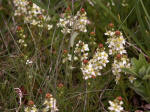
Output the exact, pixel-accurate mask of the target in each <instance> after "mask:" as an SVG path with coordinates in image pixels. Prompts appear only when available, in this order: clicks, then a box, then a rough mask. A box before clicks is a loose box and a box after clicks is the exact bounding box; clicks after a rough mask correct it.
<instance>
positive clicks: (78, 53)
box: [74, 40, 89, 61]
mask: <svg viewBox="0 0 150 112" xmlns="http://www.w3.org/2000/svg"><path fill="white" fill-rule="evenodd" d="M88 51H89V47H88V44H85V43H84V42H82V41H81V40H79V42H78V43H77V44H76V47H75V50H74V54H75V57H74V60H78V58H80V59H81V61H83V60H85V59H88Z"/></svg>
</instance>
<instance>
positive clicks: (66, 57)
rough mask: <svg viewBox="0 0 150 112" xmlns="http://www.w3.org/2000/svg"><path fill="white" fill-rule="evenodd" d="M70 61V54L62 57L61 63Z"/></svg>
mask: <svg viewBox="0 0 150 112" xmlns="http://www.w3.org/2000/svg"><path fill="white" fill-rule="evenodd" d="M68 60H69V61H71V60H72V55H71V54H67V55H63V60H62V62H63V63H65V62H67V61H68Z"/></svg>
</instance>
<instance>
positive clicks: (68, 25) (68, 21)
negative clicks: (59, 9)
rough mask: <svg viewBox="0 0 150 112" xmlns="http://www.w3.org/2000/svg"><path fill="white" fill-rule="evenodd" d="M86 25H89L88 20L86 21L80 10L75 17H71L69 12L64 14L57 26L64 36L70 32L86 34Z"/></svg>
mask: <svg viewBox="0 0 150 112" xmlns="http://www.w3.org/2000/svg"><path fill="white" fill-rule="evenodd" d="M87 24H89V20H88V19H87V16H86V12H85V10H84V9H83V8H82V9H81V10H80V11H78V12H77V14H76V15H75V16H73V15H71V12H66V13H64V14H63V17H62V18H60V20H59V23H58V24H57V26H58V27H61V28H62V30H61V32H62V33H64V34H65V33H71V30H77V31H81V32H87V29H86V25H87Z"/></svg>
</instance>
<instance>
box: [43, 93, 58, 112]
mask: <svg viewBox="0 0 150 112" xmlns="http://www.w3.org/2000/svg"><path fill="white" fill-rule="evenodd" d="M43 105H45V106H46V107H45V108H44V109H43V111H42V112H49V111H50V110H51V112H57V111H58V108H57V106H56V99H55V98H53V96H52V95H51V94H49V93H47V94H46V99H45V101H44V103H43Z"/></svg>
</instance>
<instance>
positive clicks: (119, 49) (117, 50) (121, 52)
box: [105, 30, 130, 83]
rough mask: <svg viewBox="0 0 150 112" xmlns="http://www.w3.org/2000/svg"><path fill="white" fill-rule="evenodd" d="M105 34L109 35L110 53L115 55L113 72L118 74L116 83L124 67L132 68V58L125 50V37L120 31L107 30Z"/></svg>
mask: <svg viewBox="0 0 150 112" xmlns="http://www.w3.org/2000/svg"><path fill="white" fill-rule="evenodd" d="M105 35H107V36H109V38H108V39H107V42H106V44H108V48H109V55H112V56H115V58H114V61H113V63H112V72H113V75H115V76H116V79H115V81H116V83H118V81H119V80H120V77H121V72H122V70H121V69H122V68H130V60H129V59H128V57H127V51H126V50H125V43H126V41H125V39H124V37H123V34H122V33H121V32H120V31H113V30H112V31H107V32H106V33H105Z"/></svg>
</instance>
